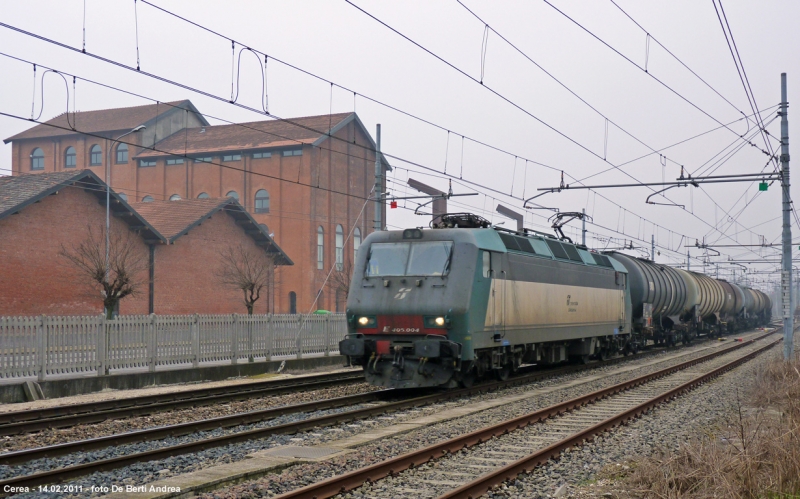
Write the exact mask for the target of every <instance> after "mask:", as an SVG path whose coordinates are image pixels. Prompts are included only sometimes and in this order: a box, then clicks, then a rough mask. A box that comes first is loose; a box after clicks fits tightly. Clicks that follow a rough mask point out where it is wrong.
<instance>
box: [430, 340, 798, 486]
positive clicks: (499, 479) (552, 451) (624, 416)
mask: <svg viewBox="0 0 800 499" xmlns="http://www.w3.org/2000/svg"><path fill="white" fill-rule="evenodd" d="M781 341H783V338H779V339H777V340H775V341H774V342H772V343H770V344H768V345H766V346H764V347H762V348H759V349H758V350H755V351H754V352H751V353H749V354H747V355H745V356H743V357H740V358H738V359H736V360H734V361H732V362H729V363H727V364H725V365H724V366H721V367H718V368H717V369H714V370H713V371H711V372H708V373H706V374H703V375H700V376H698V377H696V378H694V379H692V380H690V381H687V382H686V383H683V384H681V385H680V386H677V387H675V388H673V389H671V390H668V391H666V392H664V393H662V394H660V395H657V396H655V397H653V398H651V399H650V400H648V401H646V402H643V403H641V404H639V405H637V406H636V407H633V408H631V409H628V410H625V411H622V412H620V413H619V414H616V415H615V416H612V417H610V418H608V419H606V420H605V421H602V422H600V423H597V424H595V425H594V426H591V427H589V428H586V429H585V430H583V431H579V432H577V433H575V434H573V435H570V436H568V437H566V438H564V439H563V440H560V441H558V442H555V443H553V444H551V445H549V446H547V447H545V448H544V449H541V450H539V451H537V452H535V453H533V454H530V455H528V456H526V457H524V458H522V459H520V460H517V461H515V462H513V463H510V464H507V465H506V466H503V467H502V468H500V469H498V470H495V471H493V472H490V473H487V474H486V475H483V476H481V477H479V478H477V479H476V480H473V481H472V482H469V483H467V484H464V485H462V486H461V487H458V488H457V489H454V490H451V491H449V492H447V493H445V494H442V495H441V496H439V497H438V498H437V499H477V498H479V497H481V496H482V495H484V494H486V493H487V492H489V491H490V490H492V488H494V487H495V486H497V485H499V484H501V483H503V482H505V481H506V480H509V479H512V478H515V477H517V476H518V475H519V474H520V473H528V472H529V471H532V470H533V469H534V468H536V467H537V466H540V465H542V464H545V463H547V462H548V461H549V460H550V459H555V458H558V457H559V456H560V455H561V453H562V452H563V451H564V450H566V449H569V448H571V447H573V446H576V445H581V444H582V443H583V442H584V441H588V440H592V439H593V438H594V437H595V436H596V435H598V434H600V433H604V432H606V431H609V430H611V429H613V428H615V427H617V426H619V425H622V424H624V423H626V422H628V421H629V420H631V419H634V418H636V417H637V416H640V415H641V414H644V413H645V412H647V411H649V410H650V409H652V408H654V407H656V406H657V405H659V404H662V403H664V402H668V401H670V400H672V399H674V398H677V397H678V396H680V395H681V394H683V393H685V392H688V391H690V390H691V389H693V388H695V387H697V386H699V385H701V384H703V383H705V382H707V381H708V380H710V379H712V378H715V377H717V376H720V375H722V374H724V373H725V372H727V371H730V370H731V369H734V368H735V367H738V366H739V365H741V364H743V363H745V362H747V361H749V360H751V359H752V358H754V357H755V356H757V355H758V354H760V353H762V352H764V351H766V350H768V349H770V348H772V347H774V346H775V345H777V344H778V343H780V342H781Z"/></svg>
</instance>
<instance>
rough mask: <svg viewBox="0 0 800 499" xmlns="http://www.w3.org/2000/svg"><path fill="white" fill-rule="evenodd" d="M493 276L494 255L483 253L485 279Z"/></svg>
mask: <svg viewBox="0 0 800 499" xmlns="http://www.w3.org/2000/svg"><path fill="white" fill-rule="evenodd" d="M491 275H492V255H491V254H490V253H489V252H488V251H484V252H483V277H490V276H491Z"/></svg>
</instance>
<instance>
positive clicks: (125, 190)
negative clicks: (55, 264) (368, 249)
mask: <svg viewBox="0 0 800 499" xmlns="http://www.w3.org/2000/svg"><path fill="white" fill-rule="evenodd" d="M141 125H143V126H144V127H145V128H144V129H142V130H140V131H137V132H134V133H131V134H129V135H127V136H125V137H124V138H122V139H121V140H119V141H115V140H114V139H115V138H116V137H119V136H120V135H122V134H124V133H126V132H129V131H131V130H133V129H134V128H136V127H139V126H141ZM73 128H74V130H77V131H74V130H73ZM5 142H6V143H8V142H12V156H13V157H12V175H19V174H22V173H39V172H60V171H68V170H71V169H72V168H76V169H80V168H88V169H90V170H92V171H94V172H95V173H96V174H97V175H98V176H100V177H101V178H105V170H106V167H109V170H110V184H111V186H112V187H113V189H114V190H115V191H117V192H118V193H120V196H121V197H122V198H123V199H127V200H130V201H131V202H150V201H167V200H177V199H205V198H214V197H228V196H229V197H232V198H234V199H236V200H238V201H239V202H240V204H241V205H242V206H243V207H244V209H245V210H247V212H249V213H250V215H251V216H252V217H253V219H255V220H256V221H257V222H258V223H259V224H261V225H263V227H264V228H265V230H266V231H267V232H268V233H270V234H273V238H274V240H275V242H276V243H277V244H278V245H280V247H281V248H283V250H284V251H285V254H286V255H288V257H289V258H290V259H291V260H292V261H293V262H294V265H292V266H287V267H282V268H281V270H280V271H279V272H278V277H277V283H276V291H275V295H274V298H273V299H274V311H275V312H278V313H297V312H306V311H309V310H312V304H313V303H314V300H315V298H316V297H317V295H318V293H319V294H320V296H319V300H318V302H317V303H316V305H315V306H314V307H313V308H316V309H329V310H343V307H344V301H345V297H344V296H343V294H342V293H340V292H337V291H336V290H335V289H334V287H333V286H326V289H322V285H323V282H324V280H325V277H326V276H327V275H328V272H329V271H330V270H331V267H332V266H333V267H335V268H336V269H340V268H341V269H347V268H348V266H347V262H349V261H351V260H352V258H353V255H354V252H355V251H356V250H357V248H358V245H359V244H360V241H362V240H363V239H364V237H366V235H367V234H368V233H369V232H371V231H372V226H373V220H374V211H375V209H374V203H372V202H366V200H367V199H368V198H369V197H370V195H371V194H370V193H371V191H372V188H373V185H374V175H375V153H374V150H375V143H374V141H373V139H372V137H371V136H370V134H369V132H368V131H367V130H366V129H365V127H364V125H363V124H362V123H361V121H360V120H359V118H358V116H357V115H356V114H355V113H342V114H333V115H321V116H311V117H303V118H291V119H287V120H269V121H257V122H252V123H240V124H230V125H214V126H212V125H210V124H209V123H208V121H207V120H206V119H205V118H204V117H203V115H202V114H201V113H200V112H199V111H198V110H197V109H196V108H195V107H194V105H192V103H191V102H190V101H188V100H185V101H178V102H170V103H158V104H152V105H147V106H139V107H131V108H123V109H106V110H99V111H88V112H78V113H75V114H68V115H67V114H63V115H60V116H58V117H56V118H53V119H52V120H50V121H48V122H46V123H44V124H40V125H37V126H35V127H33V128H31V129H29V130H26V131H24V132H22V133H19V134H17V135H15V136H13V137H10V138H8V139H6V140H5ZM109 163H110V164H109ZM382 164H383V165H384V169H387V170H388V169H389V165H388V163H387V162H386V161H385V159H383V161H382ZM384 178H385V177H384ZM383 192H385V183H384V187H383ZM383 210H384V211H383V214H382V220H386V213H385V207H384V208H383ZM351 233H352V237H350V238H349V240H348V235H350V234H351ZM320 291H321V293H320Z"/></svg>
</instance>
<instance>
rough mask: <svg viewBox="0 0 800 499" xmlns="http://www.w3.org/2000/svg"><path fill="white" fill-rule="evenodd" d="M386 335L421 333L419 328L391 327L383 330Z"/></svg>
mask: <svg viewBox="0 0 800 499" xmlns="http://www.w3.org/2000/svg"><path fill="white" fill-rule="evenodd" d="M383 332H384V333H419V328H418V327H391V326H386V327H384V328H383Z"/></svg>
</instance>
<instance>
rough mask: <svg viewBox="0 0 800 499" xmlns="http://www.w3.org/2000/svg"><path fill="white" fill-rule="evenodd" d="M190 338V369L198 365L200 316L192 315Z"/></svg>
mask: <svg viewBox="0 0 800 499" xmlns="http://www.w3.org/2000/svg"><path fill="white" fill-rule="evenodd" d="M190 328H191V329H190V330H191V336H192V367H197V366H198V365H200V316H199V315H198V314H194V318H193V319H192V324H191V326H190Z"/></svg>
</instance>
